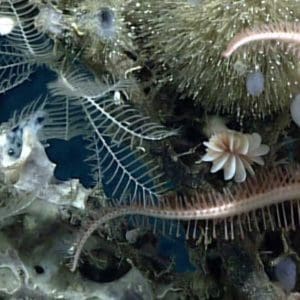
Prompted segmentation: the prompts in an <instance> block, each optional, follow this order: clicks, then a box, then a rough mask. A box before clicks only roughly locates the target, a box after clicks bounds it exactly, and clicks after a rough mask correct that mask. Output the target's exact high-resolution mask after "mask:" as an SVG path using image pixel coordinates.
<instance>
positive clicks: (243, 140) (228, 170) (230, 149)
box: [202, 130, 270, 182]
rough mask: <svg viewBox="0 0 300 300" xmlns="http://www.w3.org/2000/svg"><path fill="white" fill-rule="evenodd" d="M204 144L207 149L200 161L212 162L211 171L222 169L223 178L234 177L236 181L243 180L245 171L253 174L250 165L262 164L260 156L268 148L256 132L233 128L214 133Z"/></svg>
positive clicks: (265, 152) (267, 150)
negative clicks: (248, 132)
mask: <svg viewBox="0 0 300 300" xmlns="http://www.w3.org/2000/svg"><path fill="white" fill-rule="evenodd" d="M204 145H205V146H206V147H207V149H206V154H205V155H204V156H203V157H202V161H206V162H212V163H213V165H212V168H211V170H210V171H211V173H215V172H217V171H219V170H221V169H224V179H225V180H230V179H232V178H234V180H235V181H236V182H243V181H245V179H246V171H248V172H249V173H250V174H251V175H254V170H253V168H252V166H251V165H252V164H253V163H257V164H259V165H263V164H264V161H263V159H262V158H261V156H262V155H265V154H267V153H268V152H269V150H270V148H269V146H267V145H263V144H261V136H260V135H259V134H258V133H253V134H244V133H241V132H237V131H234V130H226V131H223V132H221V133H217V134H214V135H212V136H211V138H210V139H209V141H208V142H204Z"/></svg>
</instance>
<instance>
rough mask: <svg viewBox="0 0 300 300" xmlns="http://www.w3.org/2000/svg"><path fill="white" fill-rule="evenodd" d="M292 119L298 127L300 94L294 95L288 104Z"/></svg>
mask: <svg viewBox="0 0 300 300" xmlns="http://www.w3.org/2000/svg"><path fill="white" fill-rule="evenodd" d="M290 112H291V116H292V119H293V121H294V122H295V123H296V124H297V125H298V126H299V127H300V94H298V95H296V97H295V99H294V100H293V101H292V103H291V106H290Z"/></svg>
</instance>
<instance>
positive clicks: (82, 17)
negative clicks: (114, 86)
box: [69, 0, 134, 71]
mask: <svg viewBox="0 0 300 300" xmlns="http://www.w3.org/2000/svg"><path fill="white" fill-rule="evenodd" d="M125 7H126V2H124V1H120V0H105V1H101V2H99V1H97V0H84V1H80V2H78V6H77V7H76V8H74V7H70V8H69V10H70V11H71V12H72V11H73V12H74V14H73V20H72V26H73V27H74V28H75V32H76V33H77V35H78V40H80V44H81V45H82V44H84V45H85V47H84V52H83V54H84V55H85V57H87V58H88V59H89V60H90V61H94V62H96V63H97V64H103V65H105V66H106V68H109V67H110V68H111V67H114V68H115V66H114V64H115V63H116V64H119V66H120V65H121V64H122V63H124V61H127V55H126V53H125V52H126V51H128V52H131V51H133V49H134V47H133V43H132V34H131V32H130V30H128V27H127V24H126V22H125V20H124V14H123V13H124V10H125ZM114 70H115V71H117V69H116V68H115V69H114ZM125 70H126V69H125Z"/></svg>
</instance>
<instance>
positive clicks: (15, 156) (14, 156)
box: [0, 105, 90, 210]
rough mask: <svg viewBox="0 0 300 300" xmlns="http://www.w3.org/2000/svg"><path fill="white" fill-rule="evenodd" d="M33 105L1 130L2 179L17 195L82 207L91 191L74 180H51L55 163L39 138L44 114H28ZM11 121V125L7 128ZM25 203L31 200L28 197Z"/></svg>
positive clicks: (39, 111) (0, 170)
mask: <svg viewBox="0 0 300 300" xmlns="http://www.w3.org/2000/svg"><path fill="white" fill-rule="evenodd" d="M32 108H35V105H31V106H29V108H28V107H26V108H25V110H24V111H23V114H22V113H21V114H20V116H18V119H19V122H17V124H14V123H15V121H16V120H11V121H10V122H9V123H8V125H6V127H5V128H3V130H2V131H1V134H0V173H1V174H2V176H3V177H4V181H5V182H6V183H7V184H8V185H11V186H12V187H13V190H14V192H15V193H16V194H18V195H24V194H26V195H28V194H29V195H30V196H31V198H32V199H40V200H44V201H47V202H51V203H55V204H57V205H66V204H68V205H72V206H74V207H77V208H80V209H84V207H85V200H86V199H87V197H88V195H89V193H90V191H89V190H88V189H85V188H84V187H83V186H82V185H81V184H80V183H79V180H76V179H72V180H69V181H63V182H58V181H57V180H54V179H55V177H54V169H55V166H56V165H55V164H54V163H52V162H51V161H50V160H49V159H48V157H47V154H46V152H45V149H44V146H43V145H42V143H41V142H40V141H39V131H40V130H41V129H42V127H43V122H44V121H45V113H44V112H43V111H42V110H41V109H40V110H38V111H36V112H32V114H29V112H30V109H32ZM26 110H27V111H26ZM26 114H28V115H27V116H26ZM25 116H26V117H25ZM22 117H24V118H22ZM11 124H14V126H13V127H10V126H9V125H11ZM27 202H29V203H31V201H30V200H29V201H27ZM27 202H26V203H27ZM25 206H26V205H25V204H24V207H25ZM17 210H19V208H18V209H17Z"/></svg>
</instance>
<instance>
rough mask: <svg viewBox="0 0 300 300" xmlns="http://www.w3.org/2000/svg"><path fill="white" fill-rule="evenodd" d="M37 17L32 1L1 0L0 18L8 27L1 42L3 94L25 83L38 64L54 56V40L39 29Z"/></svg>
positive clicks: (35, 5) (0, 75)
mask: <svg viewBox="0 0 300 300" xmlns="http://www.w3.org/2000/svg"><path fill="white" fill-rule="evenodd" d="M37 16H38V9H37V4H36V3H34V2H33V1H29V0H21V1H17V0H5V1H1V5H0V20H3V22H4V21H5V24H2V26H4V27H5V26H6V27H5V28H4V27H3V28H2V31H3V33H4V31H5V35H4V36H3V37H1V41H0V54H1V55H0V79H1V83H0V93H4V92H6V91H8V90H9V89H12V88H14V87H16V86H17V85H19V84H21V83H22V82H24V81H25V80H26V79H28V78H29V76H30V75H31V74H32V73H33V72H34V71H35V69H36V67H37V66H38V65H40V64H41V63H45V62H49V61H50V58H52V40H51V39H50V38H49V37H48V36H47V35H45V34H44V32H41V31H40V30H39V29H38V28H36V26H35V18H36V17H37ZM9 20H11V21H9ZM7 22H9V23H7Z"/></svg>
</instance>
